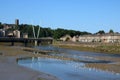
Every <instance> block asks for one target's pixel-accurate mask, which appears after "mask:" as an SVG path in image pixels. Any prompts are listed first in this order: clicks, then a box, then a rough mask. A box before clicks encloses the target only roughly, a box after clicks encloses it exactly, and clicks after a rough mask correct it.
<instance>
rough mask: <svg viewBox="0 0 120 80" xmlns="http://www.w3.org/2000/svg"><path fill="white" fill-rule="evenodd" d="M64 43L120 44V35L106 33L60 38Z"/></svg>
mask: <svg viewBox="0 0 120 80" xmlns="http://www.w3.org/2000/svg"><path fill="white" fill-rule="evenodd" d="M60 39H61V40H63V41H67V40H68V39H69V41H73V42H82V43H92V42H101V43H120V34H119V33H112V34H111V33H106V34H102V35H100V34H93V35H82V36H73V37H70V36H68V35H67V36H64V37H62V38H60Z"/></svg>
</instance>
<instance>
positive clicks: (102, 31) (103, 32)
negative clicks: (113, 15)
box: [96, 30, 105, 34]
mask: <svg viewBox="0 0 120 80" xmlns="http://www.w3.org/2000/svg"><path fill="white" fill-rule="evenodd" d="M96 34H105V31H104V30H100V31H98V32H97V33H96Z"/></svg>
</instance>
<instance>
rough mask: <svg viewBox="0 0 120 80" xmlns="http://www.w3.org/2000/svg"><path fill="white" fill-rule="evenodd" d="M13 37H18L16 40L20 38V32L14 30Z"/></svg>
mask: <svg viewBox="0 0 120 80" xmlns="http://www.w3.org/2000/svg"><path fill="white" fill-rule="evenodd" d="M13 35H14V37H16V38H20V31H19V30H14V31H13Z"/></svg>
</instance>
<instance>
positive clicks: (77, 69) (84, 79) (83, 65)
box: [18, 45, 120, 80]
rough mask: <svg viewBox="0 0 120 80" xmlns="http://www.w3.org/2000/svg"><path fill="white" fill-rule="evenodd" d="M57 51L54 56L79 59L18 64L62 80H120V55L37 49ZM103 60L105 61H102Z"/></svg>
mask: <svg viewBox="0 0 120 80" xmlns="http://www.w3.org/2000/svg"><path fill="white" fill-rule="evenodd" d="M35 48H38V49H42V50H53V51H55V52H54V53H53V54H52V53H50V55H52V56H63V57H69V58H74V59H77V60H78V61H68V60H59V59H50V58H40V57H38V58H34V57H33V58H28V59H22V60H19V61H18V64H20V65H22V66H26V67H29V68H32V69H35V70H37V71H42V72H45V73H49V74H52V75H54V76H56V77H58V78H60V79H61V80H120V55H116V54H103V53H93V52H81V51H77V50H69V49H64V48H59V47H54V46H51V45H50V46H39V47H35ZM100 58H103V59H100Z"/></svg>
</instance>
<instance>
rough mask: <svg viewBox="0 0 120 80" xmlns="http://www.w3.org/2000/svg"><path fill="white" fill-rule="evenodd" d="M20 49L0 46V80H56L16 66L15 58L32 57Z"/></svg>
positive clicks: (47, 75) (50, 76)
mask: <svg viewBox="0 0 120 80" xmlns="http://www.w3.org/2000/svg"><path fill="white" fill-rule="evenodd" d="M22 48H23V47H19V46H5V45H0V80H58V79H57V78H56V77H55V76H52V75H49V74H46V73H43V72H38V71H35V70H32V69H29V68H26V67H23V66H20V65H18V64H17V61H16V59H17V58H21V57H32V56H34V55H33V54H32V53H31V52H26V51H23V50H22Z"/></svg>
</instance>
